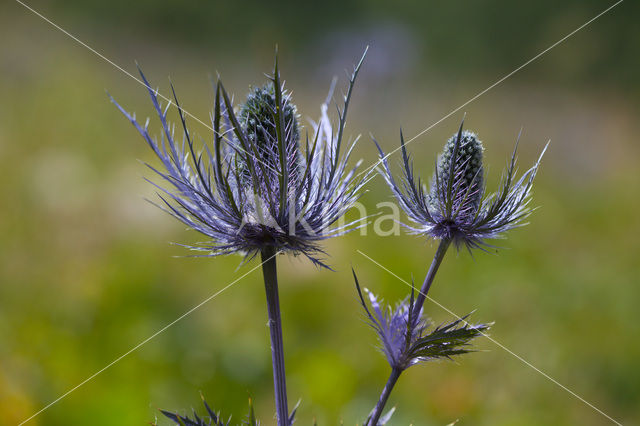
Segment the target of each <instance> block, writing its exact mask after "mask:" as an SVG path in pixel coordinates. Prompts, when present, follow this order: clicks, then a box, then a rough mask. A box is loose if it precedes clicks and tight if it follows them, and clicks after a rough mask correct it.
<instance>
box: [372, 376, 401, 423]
mask: <svg viewBox="0 0 640 426" xmlns="http://www.w3.org/2000/svg"><path fill="white" fill-rule="evenodd" d="M401 373H402V370H400V369H399V368H392V369H391V374H390V375H389V380H387V384H386V385H385V386H384V389H382V393H381V394H380V399H378V403H377V404H376V407H375V408H374V409H373V414H371V417H370V418H369V423H367V425H368V426H376V425H377V424H378V420H380V416H381V415H382V410H384V406H385V405H386V403H387V400H388V399H389V395H391V391H392V390H393V387H394V386H395V384H396V382H397V381H398V378H399V377H400V374H401Z"/></svg>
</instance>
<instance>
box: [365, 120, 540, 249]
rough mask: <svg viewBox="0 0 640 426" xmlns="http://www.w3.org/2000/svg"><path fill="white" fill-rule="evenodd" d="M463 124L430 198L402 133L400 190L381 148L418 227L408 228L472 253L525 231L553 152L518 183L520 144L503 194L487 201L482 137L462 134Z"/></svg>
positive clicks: (442, 159)
mask: <svg viewBox="0 0 640 426" xmlns="http://www.w3.org/2000/svg"><path fill="white" fill-rule="evenodd" d="M463 124H464V122H463V123H462V124H461V125H460V129H459V130H458V133H457V134H456V135H454V136H453V137H451V138H450V139H449V140H448V141H447V143H446V144H445V147H444V150H443V152H442V153H441V154H440V156H439V158H438V161H437V163H436V167H435V172H434V174H433V178H432V179H431V187H430V190H429V192H428V193H427V190H426V188H425V187H424V185H423V183H422V181H421V179H420V178H419V177H417V178H416V176H415V175H414V171H413V162H412V160H411V156H410V155H409V154H408V153H407V149H406V146H405V143H404V137H403V136H402V133H401V134H400V146H401V148H402V166H403V176H402V182H401V184H400V185H399V184H398V183H396V180H395V178H394V177H393V174H392V173H391V170H390V167H389V163H388V161H387V159H386V156H385V155H384V153H383V151H382V149H381V148H380V145H378V143H377V142H376V146H377V147H378V151H379V153H380V159H381V162H382V175H383V176H384V178H385V180H386V182H387V184H388V185H389V187H390V188H391V190H392V192H393V194H394V196H395V198H396V199H397V200H398V203H399V204H400V206H401V207H402V209H403V210H404V211H405V212H406V214H407V215H408V216H409V218H410V219H411V221H413V222H414V223H415V225H412V226H410V225H407V228H409V229H410V230H411V231H412V232H413V233H415V234H420V235H425V236H427V237H430V238H434V239H438V240H442V241H448V242H453V243H454V244H455V245H456V246H457V247H458V248H460V246H462V245H464V246H466V247H467V248H469V249H471V248H478V247H483V246H486V245H488V244H487V243H486V241H485V240H487V239H493V238H498V237H500V235H501V234H502V233H504V232H506V231H508V230H509V229H512V228H515V227H518V226H522V225H524V223H523V220H524V219H525V218H526V217H527V216H528V215H529V214H530V213H531V209H530V208H528V204H529V201H530V199H531V197H530V195H531V187H532V184H533V179H534V178H535V176H536V173H537V171H538V167H539V165H540V160H541V159H542V156H543V155H544V152H545V150H546V148H547V147H546V146H545V148H544V149H543V151H542V153H541V154H540V157H539V158H538V161H537V162H536V163H535V164H534V165H533V167H531V168H530V169H529V170H527V171H526V172H525V173H524V174H523V175H522V176H521V177H520V178H516V176H515V175H516V150H517V147H518V143H517V142H516V147H515V148H514V150H513V154H512V156H511V160H510V162H509V164H508V167H507V169H506V170H505V171H504V172H503V174H502V179H501V183H500V187H499V190H498V191H497V192H495V193H492V194H490V195H488V196H484V194H485V182H484V167H483V164H482V156H483V151H484V148H483V146H482V142H480V140H479V139H478V137H477V136H476V134H474V133H472V132H468V131H463V130H462V126H463ZM518 140H519V137H518ZM547 145H548V144H547Z"/></svg>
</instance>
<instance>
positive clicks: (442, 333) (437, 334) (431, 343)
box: [408, 315, 491, 360]
mask: <svg viewBox="0 0 640 426" xmlns="http://www.w3.org/2000/svg"><path fill="white" fill-rule="evenodd" d="M468 316H469V315H465V316H464V317H462V318H460V319H457V320H455V321H453V322H451V323H449V324H446V325H442V326H439V327H436V328H435V329H434V330H433V331H432V332H431V333H429V334H427V335H425V336H422V337H420V338H419V339H417V340H416V341H415V342H413V344H412V345H411V347H410V348H409V351H408V353H409V356H410V357H411V358H414V359H418V358H419V359H422V360H429V359H437V358H449V359H450V358H451V357H452V356H454V355H461V354H465V353H468V352H472V349H469V342H470V341H471V340H472V339H474V338H475V337H478V336H480V335H484V334H485V332H486V331H487V330H488V329H489V328H490V327H491V324H469V323H468V322H467V321H466V318H467V317H468Z"/></svg>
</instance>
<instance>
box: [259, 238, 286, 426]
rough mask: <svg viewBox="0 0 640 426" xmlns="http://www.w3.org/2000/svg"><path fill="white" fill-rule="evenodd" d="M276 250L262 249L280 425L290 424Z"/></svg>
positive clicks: (274, 383)
mask: <svg viewBox="0 0 640 426" xmlns="http://www.w3.org/2000/svg"><path fill="white" fill-rule="evenodd" d="M276 254H277V253H276V250H275V249H274V248H273V247H266V248H264V249H262V252H261V255H262V274H263V276H264V288H265V291H266V294H267V313H268V315H269V335H270V337H271V361H272V365H273V387H274V393H275V398H276V414H277V416H278V426H289V408H288V407H287V383H286V376H285V371H284V347H283V342H282V319H281V318H280V298H279V296H278V273H277V270H276Z"/></svg>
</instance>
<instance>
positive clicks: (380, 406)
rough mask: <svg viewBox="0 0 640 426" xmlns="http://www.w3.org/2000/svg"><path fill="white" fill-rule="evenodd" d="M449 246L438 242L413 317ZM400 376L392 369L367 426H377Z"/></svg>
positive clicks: (447, 243) (446, 240)
mask: <svg viewBox="0 0 640 426" xmlns="http://www.w3.org/2000/svg"><path fill="white" fill-rule="evenodd" d="M450 244H451V240H450V239H443V240H440V244H439V245H438V250H437V251H436V254H435V255H434V256H433V261H432V262H431V266H430V267H429V271H428V272H427V276H426V277H425V278H424V283H422V288H421V289H420V293H418V296H417V297H416V301H415V304H414V305H413V314H412V315H413V317H414V318H419V316H420V311H421V310H422V305H424V301H425V299H426V297H427V293H429V289H430V288H431V284H432V283H433V279H434V278H435V277H436V272H438V268H439V267H440V264H441V263H442V259H444V255H445V254H446V253H447V249H448V248H449V245H450ZM400 374H402V370H401V369H399V368H392V369H391V374H390V375H389V380H387V384H386V385H385V386H384V389H382V393H381V394H380V399H378V403H377V404H376V407H375V408H374V410H373V414H371V417H369V421H368V422H367V426H377V425H378V420H380V416H381V415H382V410H384V406H385V404H386V403H387V400H388V399H389V395H390V394H391V391H392V390H393V387H394V386H395V384H396V382H397V381H398V378H400Z"/></svg>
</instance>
